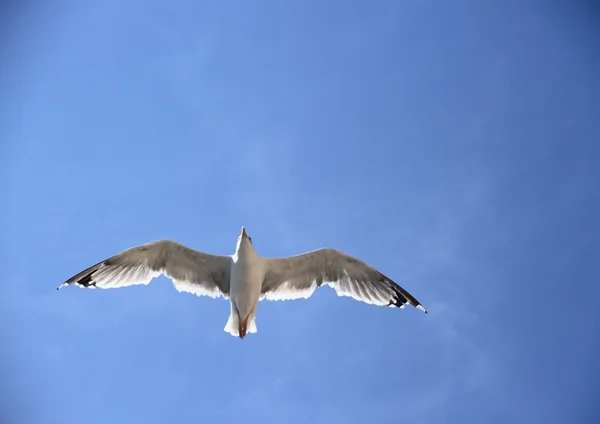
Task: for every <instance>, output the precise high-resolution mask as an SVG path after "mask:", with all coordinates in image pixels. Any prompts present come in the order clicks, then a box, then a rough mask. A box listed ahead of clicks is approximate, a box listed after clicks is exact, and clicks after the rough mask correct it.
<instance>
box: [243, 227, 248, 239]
mask: <svg viewBox="0 0 600 424" xmlns="http://www.w3.org/2000/svg"><path fill="white" fill-rule="evenodd" d="M242 237H248V234H246V229H245V228H244V227H242Z"/></svg>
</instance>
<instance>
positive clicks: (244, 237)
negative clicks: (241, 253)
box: [238, 227, 252, 248]
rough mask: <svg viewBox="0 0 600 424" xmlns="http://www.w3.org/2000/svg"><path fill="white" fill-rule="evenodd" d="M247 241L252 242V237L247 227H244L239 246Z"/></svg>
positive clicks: (239, 238)
mask: <svg viewBox="0 0 600 424" xmlns="http://www.w3.org/2000/svg"><path fill="white" fill-rule="evenodd" d="M245 243H250V244H252V237H250V236H249V235H248V233H247V232H246V228H245V227H242V232H241V233H240V236H239V237H238V248H239V246H241V245H242V244H245Z"/></svg>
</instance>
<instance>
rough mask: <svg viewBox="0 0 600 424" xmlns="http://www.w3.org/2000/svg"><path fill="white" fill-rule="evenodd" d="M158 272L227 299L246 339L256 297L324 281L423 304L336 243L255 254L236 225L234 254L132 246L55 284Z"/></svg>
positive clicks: (398, 303) (230, 326) (383, 302)
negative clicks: (304, 250)
mask: <svg viewBox="0 0 600 424" xmlns="http://www.w3.org/2000/svg"><path fill="white" fill-rule="evenodd" d="M161 274H164V275H165V276H167V277H169V278H170V279H171V280H172V281H173V285H174V286H175V288H176V289H177V291H179V292H189V293H193V294H196V295H198V296H210V297H212V298H217V297H219V296H221V297H223V298H225V299H229V301H230V305H231V312H230V315H229V319H228V320H227V323H226V324H225V328H224V330H225V331H226V332H228V333H229V334H231V335H232V336H234V337H240V338H242V339H243V338H244V337H245V336H246V334H247V333H256V331H257V327H256V321H255V318H256V309H257V306H258V302H259V301H260V300H263V299H267V300H291V299H300V298H304V299H307V298H309V297H310V296H311V295H312V294H313V293H314V291H315V290H316V289H317V287H321V286H322V285H323V284H327V285H329V286H330V287H333V289H334V290H335V291H336V292H337V294H338V296H349V297H352V298H354V299H356V300H359V301H362V302H365V303H369V304H373V305H378V306H391V307H399V308H403V307H404V305H406V304H410V305H412V306H414V307H416V308H418V309H420V310H422V311H423V312H425V313H427V311H426V310H425V308H424V307H423V306H422V305H421V304H420V303H419V302H418V301H417V299H415V298H414V297H413V296H412V295H411V294H410V293H408V292H407V291H406V290H404V289H403V288H402V287H400V286H399V285H398V284H396V283H395V282H394V281H392V280H391V279H389V278H388V277H386V276H385V275H383V274H382V273H381V272H379V271H378V270H376V269H375V268H373V267H372V266H370V265H368V264H367V263H365V262H363V261H361V260H359V259H357V258H354V257H352V256H350V255H347V254H345V253H343V252H340V251H339V250H335V249H329V248H321V249H317V250H313V251H311V252H307V253H303V254H300V255H296V256H290V257H281V258H265V257H261V256H260V255H259V254H258V253H257V251H256V250H255V248H254V245H253V244H252V238H251V237H250V236H249V235H248V233H246V229H245V228H244V227H242V231H241V233H240V235H239V237H238V240H237V246H236V249H235V253H234V254H233V255H231V256H220V255H212V254H208V253H204V252H199V251H197V250H194V249H191V248H189V247H187V246H184V245H182V244H180V243H177V242H175V241H172V240H159V241H154V242H151V243H146V244H143V245H140V246H136V247H132V248H130V249H127V250H124V251H122V252H121V253H119V254H117V255H115V256H112V257H110V258H108V259H105V260H103V261H102V262H99V263H97V264H96V265H93V266H91V267H89V268H88V269H86V270H84V271H82V272H80V273H79V274H77V275H75V276H73V277H71V278H69V279H68V280H67V281H66V282H65V283H63V284H61V285H60V286H59V287H58V288H57V290H59V289H61V288H62V287H64V286H68V285H71V284H75V285H77V286H79V287H84V288H102V289H109V288H118V287H125V286H131V285H137V284H148V283H150V281H151V280H152V279H154V278H155V277H158V276H159V275H161Z"/></svg>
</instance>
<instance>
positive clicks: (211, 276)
mask: <svg viewBox="0 0 600 424" xmlns="http://www.w3.org/2000/svg"><path fill="white" fill-rule="evenodd" d="M231 264H232V259H231V257H230V256H217V255H210V254H207V253H203V252H199V251H197V250H194V249H190V248H189V247H187V246H184V245H182V244H179V243H176V242H174V241H171V240H159V241H155V242H152V243H147V244H143V245H141V246H136V247H133V248H131V249H127V250H125V251H123V252H121V253H119V254H117V255H115V256H112V257H110V258H108V259H106V260H104V261H102V262H99V263H97V264H96V265H93V266H91V267H89V268H88V269H86V270H84V271H82V272H80V273H79V274H77V275H75V276H73V277H71V278H70V279H68V280H67V281H66V282H65V283H63V284H62V285H61V286H60V287H58V289H60V288H62V287H63V286H68V285H70V284H75V285H78V286H80V287H89V288H95V287H99V288H102V289H108V288H117V287H125V286H131V285H135V284H148V283H150V281H151V280H152V279H153V278H155V277H158V276H159V275H161V274H164V275H166V276H167V277H169V278H170V279H171V280H172V281H173V284H174V286H175V288H176V289H177V291H180V292H181V291H185V292H189V293H193V294H196V295H198V296H210V297H213V298H215V297H218V296H223V297H224V298H226V299H227V298H228V297H229V275H230V271H231ZM58 289H57V290H58Z"/></svg>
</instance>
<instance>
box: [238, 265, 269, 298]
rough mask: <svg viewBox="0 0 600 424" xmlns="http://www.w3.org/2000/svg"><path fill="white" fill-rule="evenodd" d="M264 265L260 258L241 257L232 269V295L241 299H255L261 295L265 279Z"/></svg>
mask: <svg viewBox="0 0 600 424" xmlns="http://www.w3.org/2000/svg"><path fill="white" fill-rule="evenodd" d="M264 276H265V274H264V267H263V266H262V261H260V258H239V259H238V260H237V261H236V262H234V263H233V266H232V270H231V281H230V292H231V296H232V297H234V298H236V299H240V298H241V297H244V298H251V299H253V298H254V297H256V298H257V299H258V297H259V296H260V291H261V288H262V282H263V279H264Z"/></svg>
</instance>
